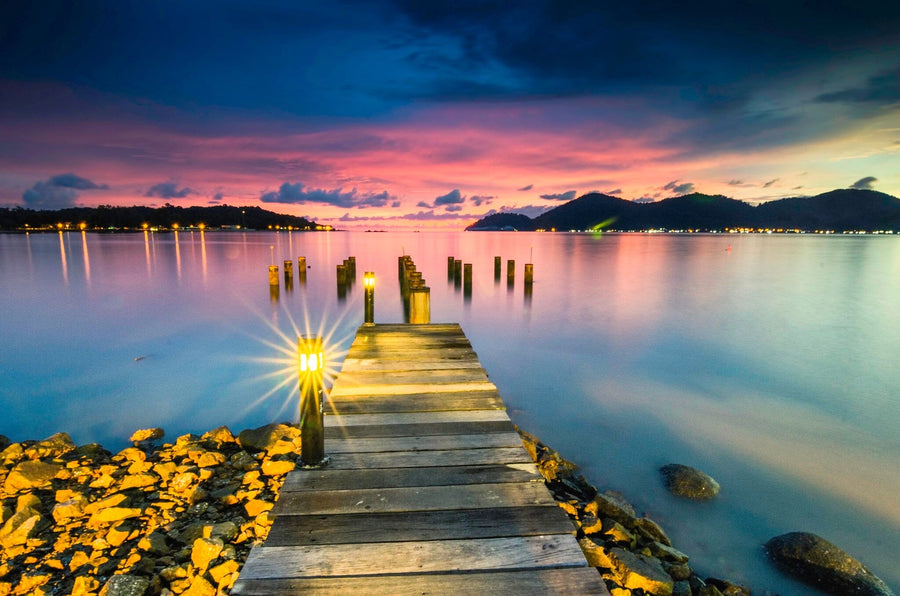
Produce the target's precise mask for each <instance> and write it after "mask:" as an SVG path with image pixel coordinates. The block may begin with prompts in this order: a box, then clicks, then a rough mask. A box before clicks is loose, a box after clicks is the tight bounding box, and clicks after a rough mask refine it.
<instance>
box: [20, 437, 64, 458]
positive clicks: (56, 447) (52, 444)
mask: <svg viewBox="0 0 900 596" xmlns="http://www.w3.org/2000/svg"><path fill="white" fill-rule="evenodd" d="M75 447H76V446H75V443H74V442H73V441H72V437H70V436H69V435H68V434H66V433H56V434H55V435H53V436H50V437H47V438H46V439H44V440H43V441H38V442H37V443H35V444H34V445H32V446H31V447H28V448H27V449H25V457H27V458H28V459H45V458H52V457H59V456H60V455H63V454H64V453H68V452H69V451H73V450H74V449H75Z"/></svg>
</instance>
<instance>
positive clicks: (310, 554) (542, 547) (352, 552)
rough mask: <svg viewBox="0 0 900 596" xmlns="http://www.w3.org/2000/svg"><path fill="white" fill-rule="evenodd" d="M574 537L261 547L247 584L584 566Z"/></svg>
mask: <svg viewBox="0 0 900 596" xmlns="http://www.w3.org/2000/svg"><path fill="white" fill-rule="evenodd" d="M586 565H587V562H586V561H585V558H584V555H582V554H581V548H580V547H579V546H578V543H577V542H576V541H575V537H574V536H571V535H568V534H552V535H549V536H522V537H513V538H475V539H471V540H433V541H416V542H392V543H390V544H377V543H373V544H369V543H362V544H329V545H322V546H303V547H288V546H271V547H269V546H262V547H258V548H254V549H252V550H251V551H250V555H249V556H248V557H247V562H246V563H245V565H244V568H243V571H242V572H241V576H242V577H243V578H244V579H263V578H289V577H305V576H315V575H332V576H343V575H379V574H383V573H385V570H386V569H390V572H391V573H440V572H448V571H460V570H466V571H477V570H487V569H510V570H511V569H534V568H548V567H584V566H586Z"/></svg>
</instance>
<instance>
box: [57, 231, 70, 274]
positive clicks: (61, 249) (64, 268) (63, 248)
mask: <svg viewBox="0 0 900 596" xmlns="http://www.w3.org/2000/svg"><path fill="white" fill-rule="evenodd" d="M59 255H60V259H61V263H62V274H63V283H65V285H67V286H68V285H69V265H68V262H67V261H66V245H65V242H63V233H62V232H59Z"/></svg>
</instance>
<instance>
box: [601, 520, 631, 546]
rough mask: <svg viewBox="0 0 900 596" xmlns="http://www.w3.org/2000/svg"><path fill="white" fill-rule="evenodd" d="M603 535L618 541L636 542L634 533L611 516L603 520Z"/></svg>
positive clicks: (627, 543) (623, 542)
mask: <svg viewBox="0 0 900 596" xmlns="http://www.w3.org/2000/svg"><path fill="white" fill-rule="evenodd" d="M602 533H603V536H604V537H605V538H606V539H607V540H609V541H611V542H616V543H621V544H625V545H630V544H632V543H633V542H634V534H632V533H631V532H629V531H628V530H627V529H626V528H625V527H624V526H623V525H622V524H620V523H619V522H617V521H614V520H612V519H609V518H605V519H604V520H603V530H602Z"/></svg>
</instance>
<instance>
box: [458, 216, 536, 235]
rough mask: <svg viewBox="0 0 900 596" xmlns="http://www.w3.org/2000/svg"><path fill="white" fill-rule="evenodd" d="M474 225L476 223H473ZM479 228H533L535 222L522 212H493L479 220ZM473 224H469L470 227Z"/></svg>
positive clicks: (489, 229)
mask: <svg viewBox="0 0 900 596" xmlns="http://www.w3.org/2000/svg"><path fill="white" fill-rule="evenodd" d="M473 225H474V224H473ZM478 226H479V227H478V229H479V230H482V231H494V232H496V231H498V230H509V231H512V230H523V231H524V230H533V229H534V223H533V222H532V221H531V218H530V217H528V216H527V215H522V214H520V213H493V214H491V215H488V216H487V217H484V218H482V219H480V220H478ZM471 227H472V226H469V228H467V229H470V228H471Z"/></svg>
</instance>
